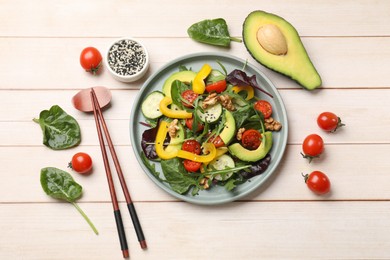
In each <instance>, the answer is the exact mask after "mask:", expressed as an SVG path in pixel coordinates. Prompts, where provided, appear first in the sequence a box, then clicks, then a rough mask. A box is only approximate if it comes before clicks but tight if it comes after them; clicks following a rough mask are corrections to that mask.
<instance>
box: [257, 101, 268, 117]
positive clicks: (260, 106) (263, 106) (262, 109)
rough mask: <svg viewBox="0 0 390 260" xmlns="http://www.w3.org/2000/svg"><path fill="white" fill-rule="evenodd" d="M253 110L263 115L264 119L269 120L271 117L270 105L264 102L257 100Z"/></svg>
mask: <svg viewBox="0 0 390 260" xmlns="http://www.w3.org/2000/svg"><path fill="white" fill-rule="evenodd" d="M254 107H255V109H256V110H257V111H259V112H261V113H263V115H264V118H265V119H267V118H270V117H271V115H272V105H271V104H270V103H269V102H268V101H266V100H258V101H256V103H255V105H254Z"/></svg>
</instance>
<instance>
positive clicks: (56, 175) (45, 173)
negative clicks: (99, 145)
mask: <svg viewBox="0 0 390 260" xmlns="http://www.w3.org/2000/svg"><path fill="white" fill-rule="evenodd" d="M41 186H42V189H43V190H44V191H45V193H46V194H47V195H49V196H50V197H52V198H55V199H61V200H66V201H67V202H70V203H72V205H73V206H74V207H75V208H76V209H77V210H78V211H79V212H80V214H81V215H82V216H83V217H84V219H85V220H86V221H87V222H88V224H89V225H90V227H91V228H92V230H93V231H94V232H95V234H96V235H97V234H99V232H98V231H97V229H96V228H95V226H94V225H93V223H92V222H91V220H90V219H89V218H88V217H87V215H86V214H85V213H84V212H83V211H82V210H81V208H80V207H79V206H78V205H77V204H76V203H75V201H76V200H77V199H78V198H80V196H81V195H82V192H83V188H82V187H81V186H80V184H78V183H77V182H75V181H74V180H73V178H72V176H71V175H70V174H69V173H67V172H65V171H63V170H60V169H57V168H54V167H46V168H43V169H41Z"/></svg>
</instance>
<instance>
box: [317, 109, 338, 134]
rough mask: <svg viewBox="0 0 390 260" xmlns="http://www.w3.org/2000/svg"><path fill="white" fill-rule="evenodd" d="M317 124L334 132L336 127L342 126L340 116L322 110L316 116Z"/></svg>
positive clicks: (325, 129)
mask: <svg viewBox="0 0 390 260" xmlns="http://www.w3.org/2000/svg"><path fill="white" fill-rule="evenodd" d="M317 124H318V126H319V127H320V128H321V129H322V130H324V131H328V132H335V131H336V130H337V129H338V128H340V127H342V126H344V124H343V123H341V119H340V117H338V116H337V115H336V114H334V113H332V112H323V113H321V114H320V115H319V116H318V117H317Z"/></svg>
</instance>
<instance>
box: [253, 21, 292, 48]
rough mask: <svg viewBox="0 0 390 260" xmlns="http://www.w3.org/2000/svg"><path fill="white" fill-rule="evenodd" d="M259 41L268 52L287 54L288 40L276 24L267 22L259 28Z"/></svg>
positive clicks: (257, 36)
mask: <svg viewBox="0 0 390 260" xmlns="http://www.w3.org/2000/svg"><path fill="white" fill-rule="evenodd" d="M256 38H257V41H258V42H259V44H260V45H261V47H263V49H264V50H266V51H267V52H269V53H271V54H274V55H285V54H287V41H286V38H285V37H284V35H283V33H282V32H281V31H280V29H279V28H278V27H277V26H276V25H274V24H266V25H263V26H261V27H260V28H259V30H258V31H257V35H256Z"/></svg>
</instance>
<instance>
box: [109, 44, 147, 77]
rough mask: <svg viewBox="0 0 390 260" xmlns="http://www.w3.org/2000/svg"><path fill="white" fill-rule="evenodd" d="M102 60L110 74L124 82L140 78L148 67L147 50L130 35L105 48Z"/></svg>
mask: <svg viewBox="0 0 390 260" xmlns="http://www.w3.org/2000/svg"><path fill="white" fill-rule="evenodd" d="M104 60H105V65H106V68H107V69H108V71H109V72H110V73H111V75H112V76H113V77H114V78H115V79H116V80H118V81H121V82H126V83H128V82H133V81H136V80H138V79H140V78H142V77H143V76H144V75H145V73H146V72H147V70H148V68H149V54H148V51H147V50H146V48H145V46H144V45H143V44H142V43H140V42H139V41H138V40H136V39H134V38H131V37H124V38H120V39H118V40H115V41H114V42H113V43H112V44H111V45H110V46H109V48H108V49H107V53H106V57H105V59H104Z"/></svg>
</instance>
